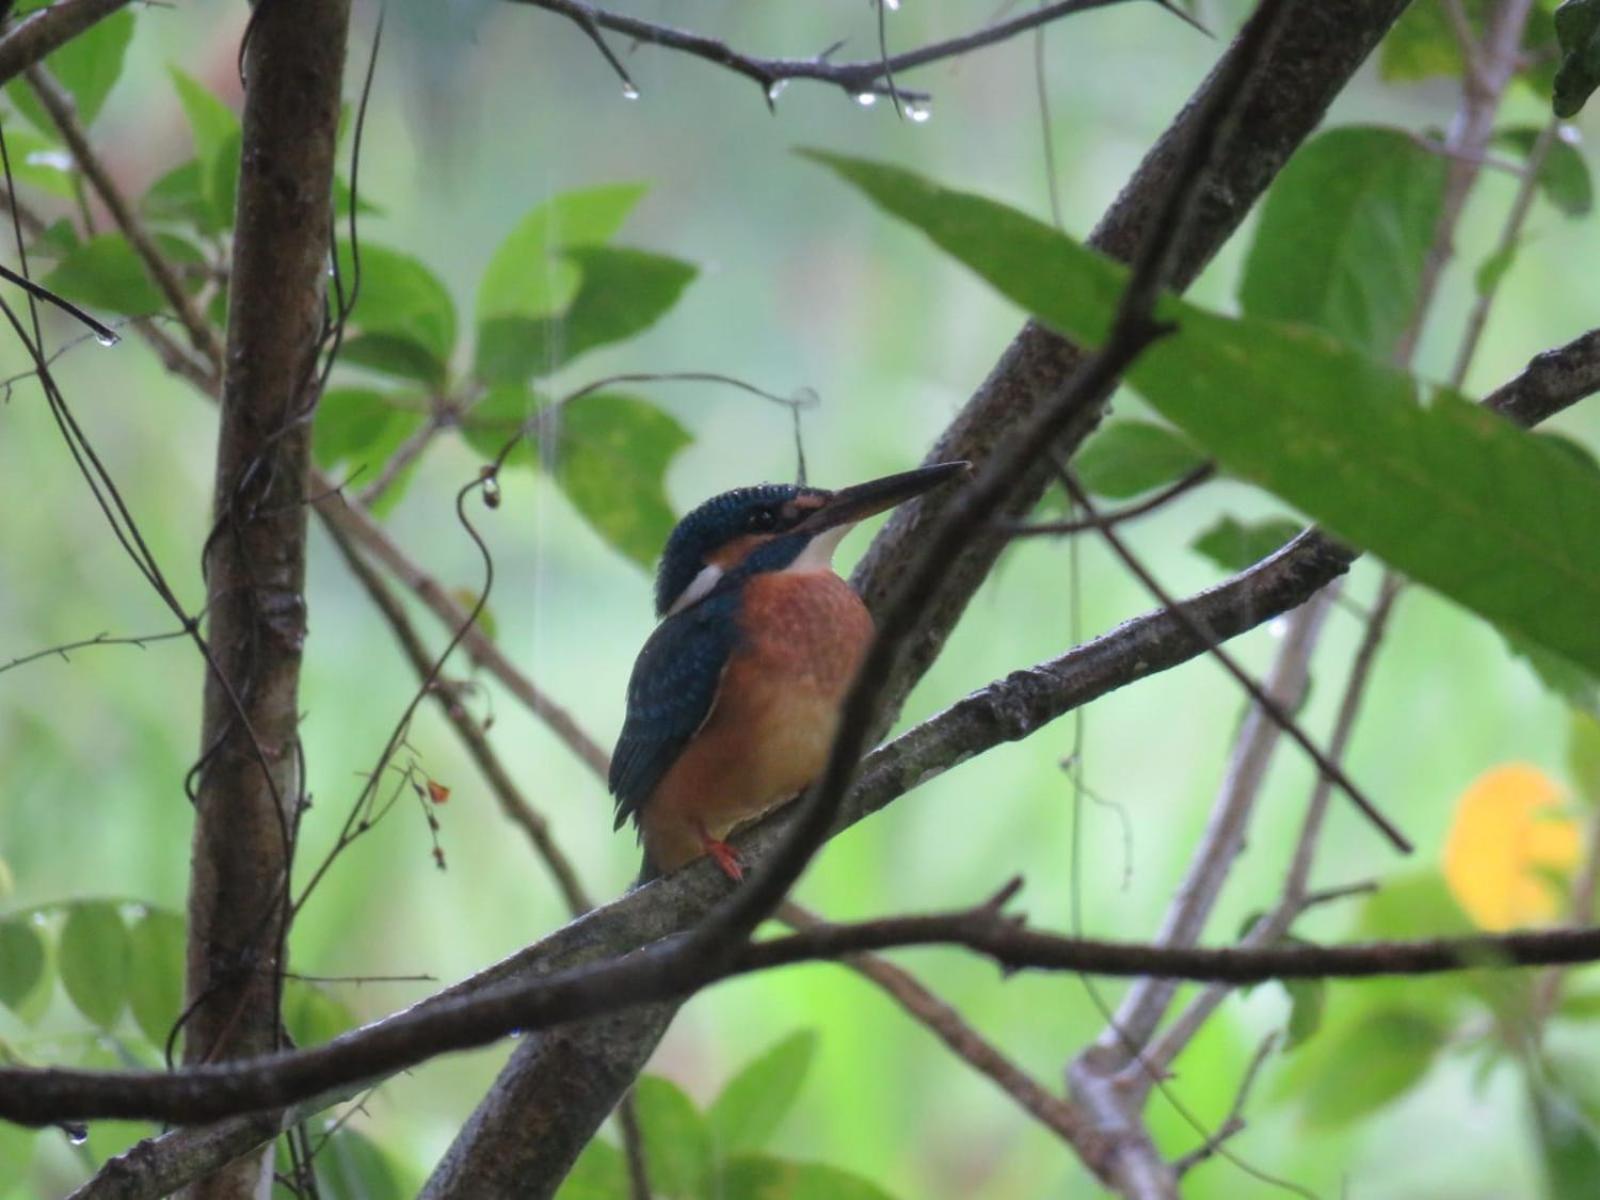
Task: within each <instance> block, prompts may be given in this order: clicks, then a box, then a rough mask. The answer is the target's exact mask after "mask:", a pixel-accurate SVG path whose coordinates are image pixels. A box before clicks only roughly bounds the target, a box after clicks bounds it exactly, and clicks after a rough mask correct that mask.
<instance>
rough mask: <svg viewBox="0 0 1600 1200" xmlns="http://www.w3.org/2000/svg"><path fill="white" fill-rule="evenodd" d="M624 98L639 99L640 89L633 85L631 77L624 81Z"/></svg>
mask: <svg viewBox="0 0 1600 1200" xmlns="http://www.w3.org/2000/svg"><path fill="white" fill-rule="evenodd" d="M622 98H623V99H624V100H637V99H638V98H639V89H638V88H636V87H634V86H633V81H632V80H631V79H625V80H623V82H622Z"/></svg>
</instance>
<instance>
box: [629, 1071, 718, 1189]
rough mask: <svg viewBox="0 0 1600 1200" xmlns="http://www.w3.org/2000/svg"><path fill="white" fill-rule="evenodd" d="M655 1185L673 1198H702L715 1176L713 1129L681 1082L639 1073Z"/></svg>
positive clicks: (638, 1089)
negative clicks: (684, 1091)
mask: <svg viewBox="0 0 1600 1200" xmlns="http://www.w3.org/2000/svg"><path fill="white" fill-rule="evenodd" d="M634 1097H635V1100H636V1102H637V1104H638V1109H639V1127H640V1129H641V1131H642V1132H643V1134H644V1153H645V1161H646V1162H647V1163H649V1164H650V1186H651V1189H652V1190H653V1191H655V1192H657V1193H659V1194H660V1195H662V1196H666V1197H669V1198H670V1200H700V1198H701V1197H703V1196H705V1195H706V1182H707V1180H708V1179H709V1178H710V1175H711V1166H712V1148H711V1131H710V1129H709V1128H707V1126H706V1123H705V1121H704V1120H703V1119H702V1118H701V1116H700V1114H699V1112H698V1111H696V1109H695V1106H694V1101H692V1100H690V1099H689V1097H687V1096H685V1095H684V1094H683V1092H682V1091H680V1090H679V1089H678V1087H677V1085H675V1084H673V1083H672V1082H670V1081H669V1080H666V1079H662V1078H661V1077H660V1076H658V1075H645V1076H641V1077H640V1079H639V1082H638V1084H637V1085H636V1087H635V1088H634Z"/></svg>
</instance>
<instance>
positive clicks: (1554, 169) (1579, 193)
mask: <svg viewBox="0 0 1600 1200" xmlns="http://www.w3.org/2000/svg"><path fill="white" fill-rule="evenodd" d="M1542 132H1543V130H1541V129H1540V128H1539V127H1537V126H1535V125H1522V126H1518V127H1516V128H1514V129H1502V130H1499V131H1498V132H1497V133H1496V134H1495V135H1494V141H1495V144H1496V145H1500V146H1506V147H1508V148H1509V149H1511V150H1514V151H1516V153H1517V154H1518V155H1520V156H1521V157H1522V158H1523V159H1524V160H1526V159H1527V158H1528V157H1529V155H1531V154H1532V152H1533V147H1534V145H1535V144H1536V143H1537V142H1538V140H1539V136H1540V134H1541V133H1542ZM1537 182H1538V184H1539V190H1540V191H1541V192H1542V193H1544V198H1545V199H1546V200H1548V201H1550V203H1551V204H1553V205H1555V207H1556V208H1557V209H1558V210H1559V211H1560V212H1562V213H1564V214H1565V215H1566V216H1569V217H1583V216H1587V215H1588V214H1589V212H1590V211H1591V210H1592V209H1593V208H1594V181H1593V180H1592V179H1591V178H1590V175H1589V164H1588V162H1587V161H1585V159H1584V157H1583V154H1582V152H1581V151H1580V150H1579V149H1578V148H1577V147H1576V146H1574V145H1573V144H1572V143H1571V142H1569V141H1567V140H1566V139H1565V138H1563V137H1559V136H1557V137H1554V138H1551V139H1550V145H1549V146H1548V147H1547V148H1546V150H1545V155H1544V162H1542V163H1541V164H1540V165H1539V174H1538V177H1537Z"/></svg>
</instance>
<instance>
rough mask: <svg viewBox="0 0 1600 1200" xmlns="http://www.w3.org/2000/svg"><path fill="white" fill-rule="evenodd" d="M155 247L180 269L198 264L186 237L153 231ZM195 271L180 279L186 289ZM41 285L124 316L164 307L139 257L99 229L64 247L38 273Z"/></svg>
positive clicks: (195, 280) (195, 282)
mask: <svg viewBox="0 0 1600 1200" xmlns="http://www.w3.org/2000/svg"><path fill="white" fill-rule="evenodd" d="M156 242H157V244H158V245H159V246H160V248H161V250H162V251H163V252H164V253H165V254H166V255H167V257H168V258H169V259H170V260H171V261H172V262H173V264H174V265H175V266H176V267H178V268H180V269H182V268H186V267H192V268H199V267H201V266H202V265H203V264H204V261H205V260H204V258H203V257H202V256H201V254H200V251H199V250H198V249H197V248H196V247H195V246H194V244H193V243H191V242H186V241H184V240H183V239H182V238H178V237H174V236H172V235H171V234H157V235H156ZM201 282H202V281H201V279H200V278H199V276H198V274H195V273H191V275H190V277H189V278H188V279H187V280H186V281H185V287H186V289H187V290H189V291H190V292H193V291H195V290H198V288H199V287H200V285H201ZM43 283H44V285H45V286H46V287H47V288H50V289H51V290H52V291H55V292H59V293H60V294H61V295H63V296H65V297H66V298H67V299H69V300H76V301H77V302H78V303H79V304H82V305H84V306H85V307H86V308H98V309H107V310H109V311H111V312H116V313H122V314H123V315H124V316H129V317H145V316H149V315H150V314H151V313H156V312H160V311H161V310H162V309H164V308H166V307H167V303H166V298H165V297H164V296H163V295H162V294H161V291H160V289H159V288H157V287H156V283H155V280H153V279H152V278H151V277H150V275H149V273H148V272H147V271H146V270H145V266H144V263H143V262H142V261H141V260H140V258H139V256H138V255H137V254H136V253H135V252H134V249H133V247H132V246H130V245H129V244H128V240H127V239H126V238H124V237H123V236H122V235H121V234H120V233H102V234H99V235H97V236H95V237H93V238H90V239H89V240H88V241H86V242H84V243H82V244H81V245H79V246H77V247H76V248H75V249H72V250H70V251H68V252H67V253H66V254H65V255H64V256H63V257H62V259H61V261H60V262H59V263H57V264H56V267H55V269H54V270H53V271H51V272H50V273H49V274H48V275H46V276H45V277H44V280H43Z"/></svg>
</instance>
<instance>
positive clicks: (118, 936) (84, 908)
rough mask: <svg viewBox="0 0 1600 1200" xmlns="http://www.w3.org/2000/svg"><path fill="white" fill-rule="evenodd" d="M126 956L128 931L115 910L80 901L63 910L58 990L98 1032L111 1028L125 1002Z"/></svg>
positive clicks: (101, 902) (99, 903)
mask: <svg viewBox="0 0 1600 1200" xmlns="http://www.w3.org/2000/svg"><path fill="white" fill-rule="evenodd" d="M128 955H129V946H128V930H127V927H126V926H125V925H123V923H122V916H121V914H119V913H118V912H117V906H116V905H115V904H111V903H109V902H107V901H104V900H85V901H83V902H81V903H78V904H74V905H72V906H71V907H70V908H69V909H68V910H67V920H66V923H65V924H64V925H63V926H62V927H61V939H60V942H59V943H58V949H57V963H58V967H57V969H58V970H59V972H60V974H61V985H62V987H64V988H65V989H66V992H67V995H68V997H70V998H71V1000H72V1003H73V1004H75V1005H77V1007H78V1011H79V1012H81V1013H82V1014H83V1015H84V1016H86V1017H88V1018H89V1020H91V1021H93V1022H94V1023H95V1024H96V1025H99V1026H101V1027H102V1028H105V1029H109V1028H111V1026H112V1025H114V1024H115V1023H116V1020H117V1014H118V1013H120V1012H121V1011H122V1005H123V1001H124V1000H126V999H127V995H128Z"/></svg>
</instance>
